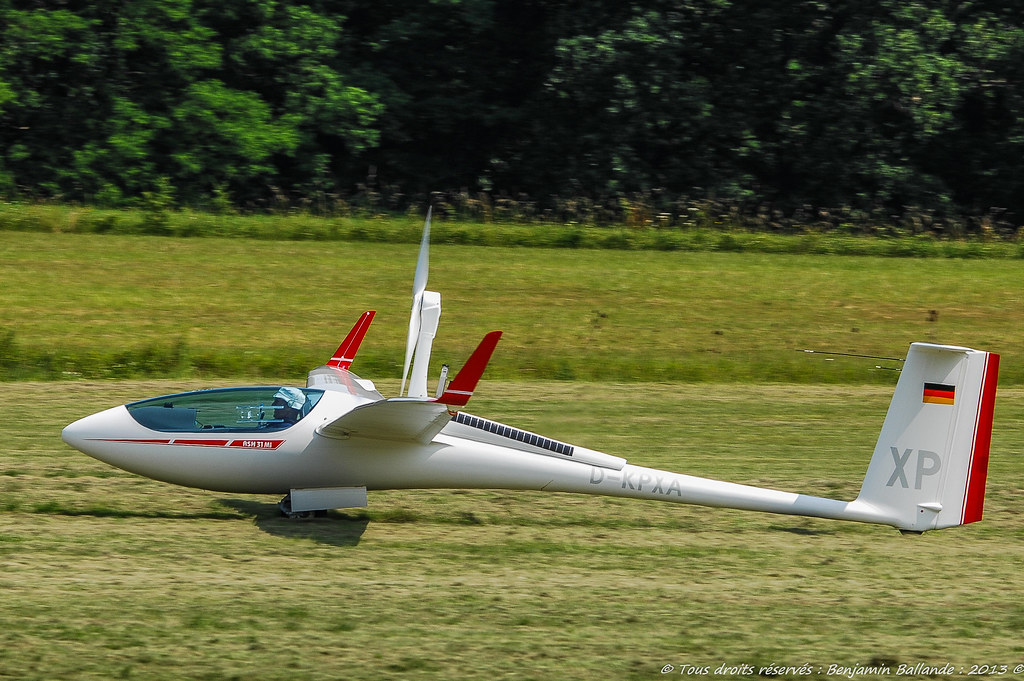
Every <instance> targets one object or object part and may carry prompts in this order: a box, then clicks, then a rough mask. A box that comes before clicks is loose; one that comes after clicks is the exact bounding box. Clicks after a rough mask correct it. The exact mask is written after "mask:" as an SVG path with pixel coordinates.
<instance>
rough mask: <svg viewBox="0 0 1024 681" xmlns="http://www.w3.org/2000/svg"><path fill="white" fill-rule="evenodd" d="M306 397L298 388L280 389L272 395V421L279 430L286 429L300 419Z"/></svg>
mask: <svg viewBox="0 0 1024 681" xmlns="http://www.w3.org/2000/svg"><path fill="white" fill-rule="evenodd" d="M305 403H306V395H305V394H304V393H303V392H302V391H301V390H299V389H298V388H281V389H280V390H278V391H277V392H276V393H274V420H275V421H278V422H279V423H275V425H276V426H277V427H279V428H287V427H288V426H290V425H292V424H294V423H295V422H296V421H298V420H299V419H300V418H302V405H304V404H305Z"/></svg>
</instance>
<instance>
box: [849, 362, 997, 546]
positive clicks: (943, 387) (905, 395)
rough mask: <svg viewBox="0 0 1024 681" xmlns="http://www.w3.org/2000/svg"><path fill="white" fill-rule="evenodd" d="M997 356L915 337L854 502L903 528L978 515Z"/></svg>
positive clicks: (931, 526) (957, 522) (921, 528)
mask: <svg viewBox="0 0 1024 681" xmlns="http://www.w3.org/2000/svg"><path fill="white" fill-rule="evenodd" d="M998 373H999V355H997V354H994V353H990V352H983V351H980V350H971V349H970V348H962V347H956V346H950V345H932V344H930V343H914V344H912V345H911V346H910V352H909V353H908V354H907V361H906V363H905V364H904V367H903V371H902V372H901V374H900V379H899V382H898V383H897V385H896V391H895V393H894V395H893V398H892V402H891V403H890V405H889V412H888V413H887V414H886V417H885V423H884V424H883V425H882V432H881V434H880V435H879V437H878V444H877V445H876V446H875V452H874V455H873V456H872V458H871V464H870V465H869V466H868V472H867V475H866V476H865V478H864V484H863V486H862V487H861V490H860V496H858V497H857V502H860V503H864V504H868V505H870V506H873V507H875V508H877V509H878V510H880V511H883V512H884V513H885V514H886V515H888V516H890V517H892V518H893V523H894V524H895V525H896V526H897V527H899V528H900V529H901V530H905V531H910V532H923V531H925V530H932V529H940V528H943V527H953V526H955V525H963V524H966V523H972V522H975V521H977V520H981V515H982V507H983V506H984V503H985V481H986V476H987V472H988V455H989V444H990V442H991V437H992V412H993V408H994V405H995V396H996V381H997V378H998Z"/></svg>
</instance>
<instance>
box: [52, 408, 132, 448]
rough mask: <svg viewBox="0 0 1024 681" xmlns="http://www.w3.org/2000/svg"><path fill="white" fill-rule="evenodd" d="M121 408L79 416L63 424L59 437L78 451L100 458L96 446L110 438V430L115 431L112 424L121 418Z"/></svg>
mask: <svg viewBox="0 0 1024 681" xmlns="http://www.w3.org/2000/svg"><path fill="white" fill-rule="evenodd" d="M123 410H124V407H114V408H113V409H107V410H105V411H101V412H99V413H96V414H92V415H90V416H86V417H85V418H80V419H78V420H77V421H75V422H74V423H70V424H68V425H67V426H65V427H64V430H62V431H61V433H60V437H61V439H62V440H64V442H66V443H68V444H69V445H71V446H72V447H74V448H75V449H77V450H78V451H80V452H83V453H85V454H88V455H89V456H92V457H95V458H98V459H101V460H102V456H99V455H98V454H99V452H98V451H97V447H98V445H100V443H102V442H103V441H104V440H105V439H107V438H110V437H111V435H112V432H116V428H114V429H113V431H112V426H115V424H116V422H118V421H120V420H121V419H120V418H119V416H121V412H123Z"/></svg>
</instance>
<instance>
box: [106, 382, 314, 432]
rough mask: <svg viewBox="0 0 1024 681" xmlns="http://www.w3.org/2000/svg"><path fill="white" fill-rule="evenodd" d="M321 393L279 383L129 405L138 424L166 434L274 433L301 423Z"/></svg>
mask: <svg viewBox="0 0 1024 681" xmlns="http://www.w3.org/2000/svg"><path fill="white" fill-rule="evenodd" d="M323 394H324V391H323V390H316V389H310V388H289V387H279V386H272V387H260V388H223V389H218V390H198V391H195V392H188V393H178V394H176V395H165V396H163V397H154V398H152V399H149V400H142V401H140V402H132V403H130V404H127V405H125V406H126V407H127V409H128V413H129V414H131V415H132V418H134V419H135V420H136V421H138V422H139V424H141V425H143V426H145V427H146V428H149V429H151V430H158V431H162V432H166V433H209V432H220V433H242V432H244V433H252V432H272V431H277V430H284V429H285V428H289V427H291V426H293V425H295V424H296V423H298V422H299V421H300V420H302V418H303V417H305V416H306V415H307V414H308V413H309V412H310V410H312V409H313V407H315V406H316V403H317V402H319V401H320V398H321V397H322V396H323Z"/></svg>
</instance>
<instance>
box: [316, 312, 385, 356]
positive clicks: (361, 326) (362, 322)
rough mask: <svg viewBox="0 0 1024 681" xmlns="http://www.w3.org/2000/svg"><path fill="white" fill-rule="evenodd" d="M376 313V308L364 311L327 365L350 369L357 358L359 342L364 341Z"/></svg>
mask: <svg viewBox="0 0 1024 681" xmlns="http://www.w3.org/2000/svg"><path fill="white" fill-rule="evenodd" d="M375 314H377V312H376V310H367V311H366V312H364V313H363V315H362V316H361V317H360V318H359V321H357V322H356V323H355V326H353V327H352V330H351V331H349V332H348V335H347V336H345V340H343V341H342V342H341V345H339V346H338V349H337V350H336V351H335V352H334V356H333V357H331V359H330V360H329V361H328V362H327V366H329V367H337V368H339V369H348V368H349V367H350V366H352V361H353V360H354V359H355V358H356V352H357V351H358V350H359V344H360V343H362V342H363V336H365V335H366V330H367V329H369V328H370V322H372V321H373V315H375Z"/></svg>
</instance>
